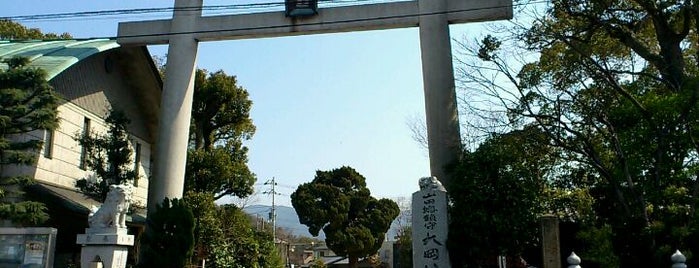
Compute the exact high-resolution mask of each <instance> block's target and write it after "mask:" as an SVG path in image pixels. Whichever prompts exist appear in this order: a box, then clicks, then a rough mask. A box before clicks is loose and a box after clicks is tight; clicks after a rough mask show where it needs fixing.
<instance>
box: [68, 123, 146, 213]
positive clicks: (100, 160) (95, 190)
mask: <svg viewBox="0 0 699 268" xmlns="http://www.w3.org/2000/svg"><path fill="white" fill-rule="evenodd" d="M105 121H106V123H107V126H108V128H109V129H108V131H107V133H104V134H99V133H93V132H92V131H91V130H88V131H86V132H85V133H82V134H80V136H77V137H75V139H76V140H77V141H78V143H79V144H80V146H82V147H83V150H85V152H86V153H85V159H84V160H83V161H85V165H86V167H87V168H89V169H90V170H92V171H94V172H95V175H94V176H93V177H89V178H83V179H80V180H78V181H76V183H75V186H76V187H78V189H80V191H81V192H83V193H84V194H85V195H87V196H89V197H92V198H94V199H95V200H97V201H100V202H101V201H103V200H104V199H105V198H106V197H107V193H108V192H109V185H112V184H130V183H133V181H134V180H135V179H136V176H138V175H137V173H136V171H135V170H134V169H133V165H132V163H131V155H132V154H133V151H132V150H131V147H130V145H129V132H128V130H127V126H128V124H129V123H130V122H131V121H130V120H129V119H128V118H127V117H126V114H124V113H123V112H121V111H118V110H112V111H110V112H109V116H107V119H106V120H105Z"/></svg>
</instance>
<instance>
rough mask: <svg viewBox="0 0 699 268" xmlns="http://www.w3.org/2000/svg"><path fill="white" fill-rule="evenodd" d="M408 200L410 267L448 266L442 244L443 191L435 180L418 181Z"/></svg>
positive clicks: (444, 230)
mask: <svg viewBox="0 0 699 268" xmlns="http://www.w3.org/2000/svg"><path fill="white" fill-rule="evenodd" d="M412 201H413V203H412V211H413V213H412V214H413V215H412V237H413V267H440V268H449V267H451V265H450V263H449V252H448V251H447V243H446V241H447V235H448V234H449V226H448V222H447V191H446V190H445V189H444V187H443V186H442V185H441V184H440V183H439V181H438V180H437V178H435V177H428V178H422V179H420V191H417V192H415V193H413V200H412Z"/></svg>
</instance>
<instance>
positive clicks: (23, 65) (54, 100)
mask: <svg viewBox="0 0 699 268" xmlns="http://www.w3.org/2000/svg"><path fill="white" fill-rule="evenodd" d="M3 63H5V64H7V66H8V69H6V70H4V69H0V219H3V220H10V221H12V222H14V223H16V224H20V225H30V224H38V223H41V222H43V221H45V220H46V219H48V214H47V213H46V207H45V206H44V204H42V203H38V202H32V201H21V198H22V194H23V193H22V190H21V189H22V187H24V186H27V185H31V184H33V183H34V180H33V179H32V177H30V176H25V175H20V176H10V175H9V174H8V173H6V171H7V169H8V168H9V167H18V166H24V165H34V164H35V163H36V161H37V154H38V150H40V149H41V146H42V141H41V140H37V139H32V138H28V139H27V137H31V136H29V135H28V134H29V132H32V131H36V130H46V131H51V130H53V129H55V128H56V127H58V110H57V109H58V101H59V99H58V96H57V95H56V94H55V92H54V91H53V89H52V88H51V86H50V85H49V83H48V82H47V81H46V73H45V72H44V71H42V70H41V69H37V68H30V67H27V64H28V63H29V60H28V59H26V58H12V59H8V60H4V61H3ZM20 136H21V137H20Z"/></svg>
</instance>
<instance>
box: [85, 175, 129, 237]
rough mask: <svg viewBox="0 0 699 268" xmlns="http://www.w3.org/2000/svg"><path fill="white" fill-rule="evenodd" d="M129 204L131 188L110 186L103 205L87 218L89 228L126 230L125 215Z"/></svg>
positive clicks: (93, 210)
mask: <svg viewBox="0 0 699 268" xmlns="http://www.w3.org/2000/svg"><path fill="white" fill-rule="evenodd" d="M130 203H131V186H128V185H110V186H109V192H108V193H107V198H106V199H105V200H104V204H102V206H101V207H100V208H99V209H97V208H96V207H93V208H92V212H91V213H90V215H89V216H88V218H87V222H88V224H89V226H90V228H108V227H118V228H126V213H127V212H128V210H129V205H130Z"/></svg>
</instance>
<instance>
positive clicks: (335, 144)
mask: <svg viewBox="0 0 699 268" xmlns="http://www.w3.org/2000/svg"><path fill="white" fill-rule="evenodd" d="M173 2H174V1H142V0H139V1H136V0H121V1H94V0H72V1H46V0H24V1H18V2H15V3H13V4H11V5H9V4H8V5H4V7H3V9H2V10H0V17H8V16H18V15H34V14H50V13H64V12H79V11H97V10H114V9H129V8H143V7H171V6H172V4H173ZM68 3H69V4H70V5H69V4H68ZM235 3H237V2H235ZM204 4H205V5H225V4H232V2H231V1H205V2H204ZM168 16H170V15H169V14H167V13H164V14H149V15H145V16H127V17H113V18H104V17H101V18H83V19H67V20H48V21H20V22H21V23H22V24H24V25H27V26H29V27H35V28H40V29H41V30H42V31H45V32H56V33H62V32H68V33H71V34H72V35H73V36H74V37H76V38H87V37H112V36H115V35H116V30H117V23H118V22H119V21H131V20H147V19H154V18H163V17H168ZM451 33H452V38H456V39H461V38H463V37H464V35H465V34H466V33H469V34H470V35H469V36H473V37H476V36H477V35H478V34H479V33H480V27H479V25H476V24H471V25H457V26H452V27H451ZM418 38H419V37H418V29H417V28H408V29H397V30H386V31H369V32H353V33H342V34H323V35H312V36H296V37H280V38H266V39H254V40H235V41H219V42H209V43H201V44H200V45H199V56H198V67H199V68H203V69H207V70H209V71H216V70H219V69H222V70H224V71H225V72H226V73H227V74H229V75H235V76H237V78H238V82H239V85H241V86H243V87H244V88H246V89H247V90H248V92H249V93H250V98H251V99H252V101H253V108H252V115H251V116H252V119H253V121H254V123H255V125H256V126H257V132H256V134H255V135H254V137H253V138H252V140H251V141H249V142H248V143H247V146H248V147H249V148H250V151H249V158H250V162H249V166H250V168H251V169H252V170H253V172H254V173H256V174H257V177H258V183H257V185H256V190H257V191H258V192H262V191H265V190H268V187H267V186H265V185H262V183H264V182H265V181H267V180H269V179H271V178H272V177H275V178H276V180H277V183H278V184H279V187H278V188H277V191H278V192H280V193H281V195H279V196H277V197H276V201H277V203H278V204H281V205H287V206H290V204H291V202H290V198H289V195H290V194H291V193H292V192H293V191H294V189H295V188H296V186H298V185H299V184H301V183H305V182H309V181H311V180H312V179H313V176H314V174H315V171H316V170H329V169H333V168H338V167H341V166H343V165H348V166H351V167H353V168H355V169H357V171H359V173H361V174H363V175H364V176H365V177H366V178H367V186H368V187H369V189H370V190H371V192H372V195H373V196H375V197H389V198H393V197H408V196H410V195H411V194H412V193H413V192H414V191H416V190H417V189H418V186H417V180H418V179H419V178H420V177H424V176H428V175H429V162H428V161H429V160H428V157H427V151H426V149H424V148H423V147H422V146H421V145H420V144H419V143H417V142H416V141H414V140H413V139H412V133H411V131H410V128H409V126H408V125H409V123H410V122H412V121H413V119H414V118H424V98H423V88H422V74H421V65H420V48H419V39H418ZM453 46H454V45H453ZM454 47H455V46H454ZM149 49H150V51H151V54H153V55H160V56H163V55H165V53H166V51H167V48H166V47H165V46H152V47H149ZM455 55H456V53H455ZM253 201H254V203H256V204H271V198H270V197H269V196H266V195H262V194H258V195H257V196H256V197H255V198H253Z"/></svg>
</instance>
